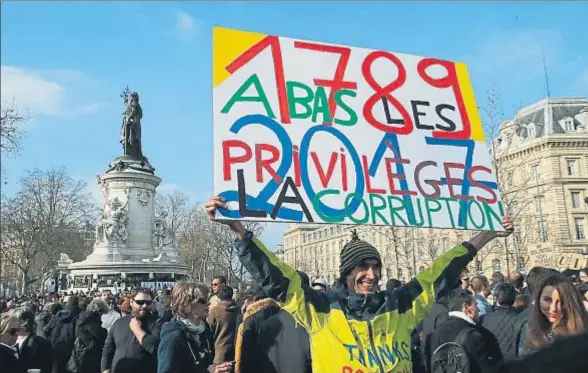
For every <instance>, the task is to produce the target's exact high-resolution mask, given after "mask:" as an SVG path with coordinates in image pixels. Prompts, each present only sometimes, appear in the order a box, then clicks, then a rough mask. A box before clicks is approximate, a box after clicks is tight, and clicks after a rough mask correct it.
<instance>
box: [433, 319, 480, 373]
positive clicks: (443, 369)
mask: <svg viewBox="0 0 588 373" xmlns="http://www.w3.org/2000/svg"><path fill="white" fill-rule="evenodd" d="M470 330H471V329H470V328H466V329H463V330H461V331H460V332H459V334H458V335H457V338H455V341H454V342H446V343H443V344H442V345H441V346H439V347H437V349H436V350H435V351H434V352H433V356H432V358H431V373H469V372H470V359H469V357H468V353H467V352H466V350H465V349H464V347H463V346H464V344H465V342H466V339H467V335H468V333H469V331H470Z"/></svg>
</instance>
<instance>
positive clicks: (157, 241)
mask: <svg viewBox="0 0 588 373" xmlns="http://www.w3.org/2000/svg"><path fill="white" fill-rule="evenodd" d="M154 171H155V169H154V168H153V167H152V166H151V165H150V164H149V161H148V160H147V158H144V157H143V158H141V159H135V158H132V157H128V156H123V157H119V158H116V159H115V160H114V161H112V162H111V163H110V165H109V169H108V171H107V172H106V173H104V174H102V175H100V176H98V183H99V184H100V186H101V188H102V195H103V197H104V207H103V211H102V214H101V215H100V217H99V219H98V222H97V227H96V242H95V244H94V250H93V252H92V254H90V255H89V256H88V257H87V258H86V260H84V261H82V262H78V263H72V264H70V265H69V272H70V273H69V276H70V279H71V280H74V279H75V278H76V277H77V278H78V282H80V281H79V279H80V278H87V277H88V276H91V278H92V279H93V283H94V284H96V283H98V282H100V281H101V280H100V279H101V278H109V282H112V281H115V280H111V279H117V280H116V282H120V276H123V277H124V276H126V275H127V274H128V275H129V276H131V277H133V278H145V281H147V280H149V279H151V278H156V279H157V278H158V277H159V278H170V277H171V278H176V275H177V276H178V277H184V276H185V274H186V273H187V272H188V268H187V267H186V266H184V265H181V264H180V262H179V254H178V249H177V244H176V242H175V237H174V235H173V233H172V232H170V231H169V230H168V229H167V227H166V223H165V218H166V217H165V216H161V217H156V216H155V196H156V188H157V186H158V185H159V184H160V183H161V179H160V178H159V177H157V176H156V175H155V173H154ZM117 276H119V277H117ZM72 285H73V283H72V284H71V285H70V288H72V287H75V286H72ZM78 287H79V286H78Z"/></svg>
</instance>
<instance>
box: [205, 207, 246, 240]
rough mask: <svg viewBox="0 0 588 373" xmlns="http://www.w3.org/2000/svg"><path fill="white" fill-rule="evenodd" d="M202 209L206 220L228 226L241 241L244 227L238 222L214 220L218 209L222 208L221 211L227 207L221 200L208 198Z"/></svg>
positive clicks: (243, 235)
mask: <svg viewBox="0 0 588 373" xmlns="http://www.w3.org/2000/svg"><path fill="white" fill-rule="evenodd" d="M204 208H205V210H206V214H207V215H208V218H209V219H210V220H211V221H216V222H219V223H223V224H226V225H228V226H229V228H231V230H232V231H233V232H235V235H236V236H237V238H239V239H243V237H245V227H243V224H241V222H240V221H238V220H217V219H216V210H217V209H218V208H222V209H227V208H228V206H227V204H226V203H225V200H224V199H223V198H221V197H219V196H212V197H210V199H209V200H208V202H206V203H205V204H204Z"/></svg>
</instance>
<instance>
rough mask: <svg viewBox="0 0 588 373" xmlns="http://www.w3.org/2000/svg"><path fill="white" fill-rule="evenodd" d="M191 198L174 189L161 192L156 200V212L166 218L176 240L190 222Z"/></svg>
mask: <svg viewBox="0 0 588 373" xmlns="http://www.w3.org/2000/svg"><path fill="white" fill-rule="evenodd" d="M189 202H190V198H189V197H188V196H187V195H186V194H185V193H184V192H182V191H179V190H174V191H172V192H170V193H159V194H157V199H156V201H155V213H156V215H157V216H160V217H161V218H164V219H165V224H166V226H167V229H169V230H170V231H171V232H172V233H173V235H174V237H176V240H177V238H178V236H179V235H180V234H181V232H182V231H183V229H184V226H185V224H186V223H187V222H188V219H189V214H190V205H189Z"/></svg>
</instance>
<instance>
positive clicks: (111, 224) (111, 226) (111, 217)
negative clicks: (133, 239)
mask: <svg viewBox="0 0 588 373" xmlns="http://www.w3.org/2000/svg"><path fill="white" fill-rule="evenodd" d="M124 191H125V194H126V199H125V201H124V202H121V201H120V200H119V198H118V197H114V198H112V199H110V198H107V199H105V203H104V211H103V212H102V215H101V216H100V218H99V220H98V225H97V226H96V243H101V242H105V243H114V244H122V245H124V244H125V243H126V242H127V239H128V238H129V233H128V231H127V223H128V216H127V206H128V203H129V190H128V189H125V190H124Z"/></svg>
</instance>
